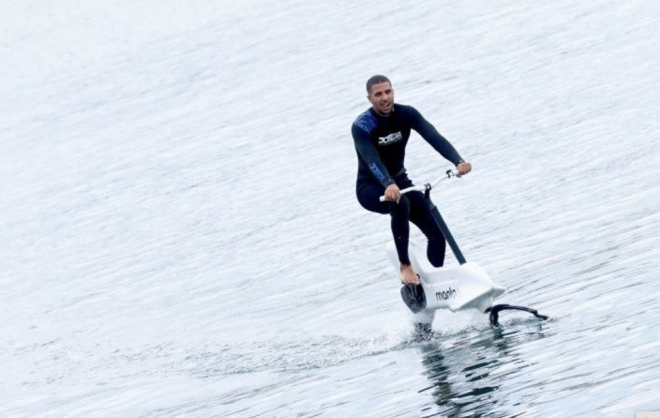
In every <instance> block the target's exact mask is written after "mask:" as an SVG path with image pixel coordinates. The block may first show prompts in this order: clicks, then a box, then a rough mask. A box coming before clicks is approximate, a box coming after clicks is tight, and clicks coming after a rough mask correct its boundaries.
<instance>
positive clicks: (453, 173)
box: [380, 170, 458, 202]
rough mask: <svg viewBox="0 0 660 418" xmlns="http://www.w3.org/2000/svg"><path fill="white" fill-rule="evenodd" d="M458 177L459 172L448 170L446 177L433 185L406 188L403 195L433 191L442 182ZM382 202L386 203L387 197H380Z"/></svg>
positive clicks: (438, 179)
mask: <svg viewBox="0 0 660 418" xmlns="http://www.w3.org/2000/svg"><path fill="white" fill-rule="evenodd" d="M457 176H458V171H452V170H447V171H446V172H445V174H444V175H442V176H440V177H438V178H437V179H435V181H434V182H433V183H430V184H429V183H426V184H425V185H423V186H411V187H406V188H405V189H403V190H401V194H404V193H408V192H413V191H417V192H423V191H426V190H427V189H429V190H431V189H432V188H434V187H435V186H437V185H438V184H439V183H440V182H441V181H442V180H446V179H450V178H452V177H457ZM380 201H381V202H385V196H381V197H380Z"/></svg>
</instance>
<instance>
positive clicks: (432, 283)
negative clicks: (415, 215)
mask: <svg viewBox="0 0 660 418" xmlns="http://www.w3.org/2000/svg"><path fill="white" fill-rule="evenodd" d="M387 253H388V255H389V257H390V259H391V260H392V263H393V264H394V268H395V269H396V272H397V276H396V277H397V281H398V282H399V283H400V282H401V276H400V271H399V267H400V263H399V257H398V255H397V252H396V247H395V246H394V243H393V242H389V243H388V244H387ZM408 254H409V257H410V262H411V264H412V266H413V268H414V269H415V272H416V273H417V274H419V277H420V279H421V280H420V282H421V285H422V288H423V289H424V294H425V296H426V309H424V311H422V312H420V313H419V314H418V315H420V314H422V315H424V314H425V315H429V314H432V313H433V312H434V311H436V310H437V309H449V310H450V311H452V312H456V311H459V310H464V309H477V310H479V311H480V312H482V313H483V312H484V311H485V310H486V309H487V308H489V307H491V306H493V301H494V300H495V299H496V298H498V297H499V296H501V295H503V294H504V293H505V292H506V288H504V287H502V286H498V285H496V284H495V283H493V281H492V279H491V278H490V276H488V273H486V271H485V270H484V269H483V268H481V266H479V265H478V264H477V263H473V262H467V263H465V264H462V265H458V266H451V267H440V268H437V267H433V266H432V265H431V263H430V262H429V261H428V258H427V257H426V249H425V248H420V246H418V245H416V244H415V243H413V242H412V241H411V242H410V244H409V247H408ZM431 318H432V315H431Z"/></svg>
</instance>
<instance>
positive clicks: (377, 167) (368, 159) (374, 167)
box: [351, 124, 394, 187]
mask: <svg viewBox="0 0 660 418" xmlns="http://www.w3.org/2000/svg"><path fill="white" fill-rule="evenodd" d="M351 133H352V134H353V142H355V149H356V150H357V152H358V154H359V155H360V157H361V158H362V160H364V162H365V163H366V164H367V167H369V170H370V171H371V174H373V176H374V178H375V179H376V180H378V182H379V183H380V184H382V185H383V187H387V186H389V185H390V184H393V183H394V179H392V176H390V173H388V171H387V169H386V168H385V165H384V164H383V162H382V161H381V159H380V155H378V150H377V149H376V147H375V146H374V144H373V143H372V142H371V136H370V135H369V132H367V131H365V130H364V129H362V128H360V127H359V126H357V125H356V124H353V126H352V128H351Z"/></svg>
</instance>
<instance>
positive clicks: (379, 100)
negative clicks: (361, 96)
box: [367, 82, 394, 116]
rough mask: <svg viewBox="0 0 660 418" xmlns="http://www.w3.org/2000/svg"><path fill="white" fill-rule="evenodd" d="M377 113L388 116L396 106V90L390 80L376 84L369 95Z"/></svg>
mask: <svg viewBox="0 0 660 418" xmlns="http://www.w3.org/2000/svg"><path fill="white" fill-rule="evenodd" d="M367 98H368V99H369V101H370V102H371V104H372V105H373V107H374V110H375V111H376V113H378V114H379V115H381V116H387V115H389V114H390V113H391V112H392V109H393V106H394V90H392V86H391V85H390V83H388V82H384V83H379V84H374V85H373V86H371V93H370V94H369V95H368V96H367Z"/></svg>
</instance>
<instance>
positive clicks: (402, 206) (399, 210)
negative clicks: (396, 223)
mask: <svg viewBox="0 0 660 418" xmlns="http://www.w3.org/2000/svg"><path fill="white" fill-rule="evenodd" d="M390 215H392V216H397V217H398V216H405V217H406V218H408V217H409V216H410V200H408V198H407V197H406V196H405V195H402V196H401V199H399V203H397V202H390Z"/></svg>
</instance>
